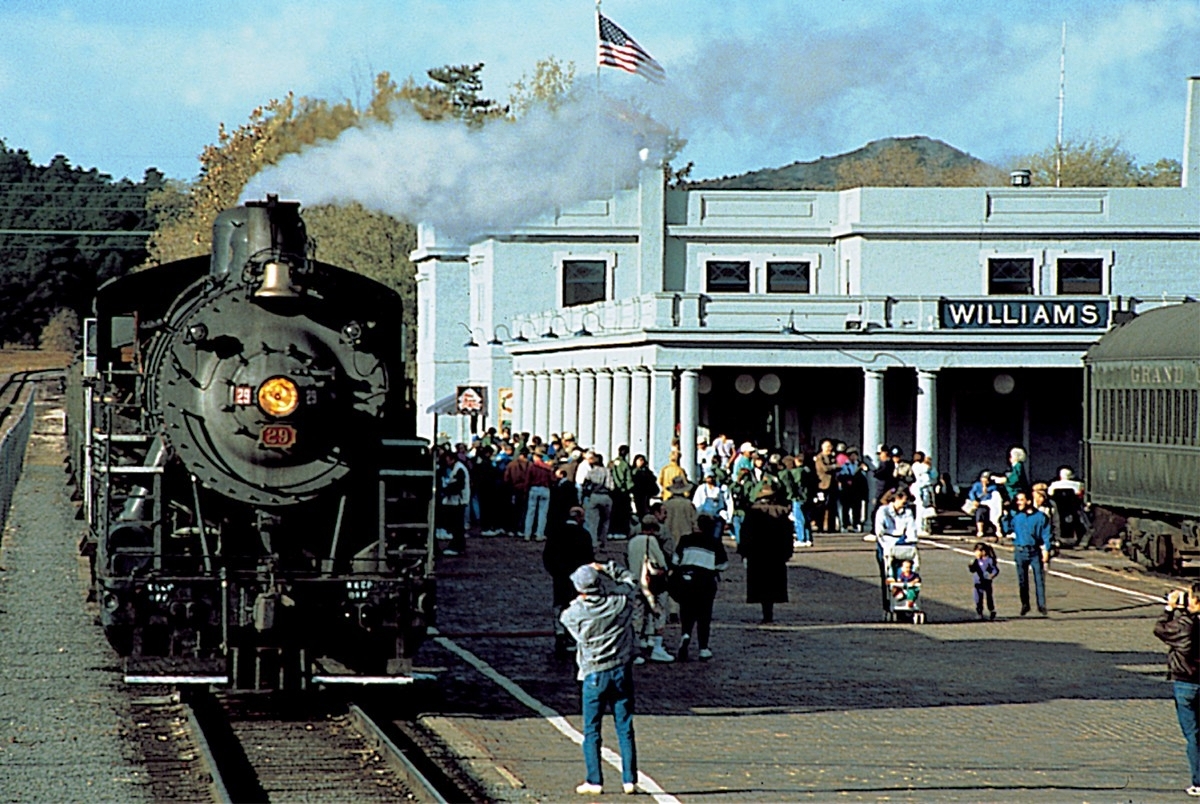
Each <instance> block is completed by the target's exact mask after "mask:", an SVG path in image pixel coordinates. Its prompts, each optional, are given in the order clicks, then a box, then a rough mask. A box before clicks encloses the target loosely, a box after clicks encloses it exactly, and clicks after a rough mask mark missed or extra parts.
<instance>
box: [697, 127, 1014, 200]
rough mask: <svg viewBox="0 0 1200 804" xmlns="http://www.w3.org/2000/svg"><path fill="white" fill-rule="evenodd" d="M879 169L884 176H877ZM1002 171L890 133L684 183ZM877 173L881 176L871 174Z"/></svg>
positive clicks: (846, 181)
mask: <svg viewBox="0 0 1200 804" xmlns="http://www.w3.org/2000/svg"><path fill="white" fill-rule="evenodd" d="M889 167H891V168H892V169H891V170H889ZM881 173H882V174H884V177H882V178H879V176H880V174H881ZM998 175H999V171H998V170H997V169H996V168H994V167H992V166H991V165H989V164H988V163H986V162H984V161H983V160H981V159H976V158H975V157H973V156H971V155H970V154H968V153H964V152H963V151H960V150H958V149H957V148H954V147H953V146H950V145H947V144H946V143H944V142H942V141H940V140H935V139H931V138H929V137H888V138H886V139H882V140H875V141H873V142H869V143H867V144H866V145H864V146H863V147H861V148H859V149H858V150H856V151H850V152H849V153H844V154H840V155H838V156H822V157H821V158H820V159H817V160H815V161H812V162H793V163H792V164H790V165H785V166H784V167H778V168H763V169H762V170H753V171H750V172H749V173H742V174H741V175H738V176H722V177H721V178H719V179H703V180H701V181H692V182H687V183H686V184H685V185H684V186H686V187H688V188H698V189H704V188H709V189H722V190H836V189H841V188H844V187H847V186H861V185H876V184H878V185H884V186H893V187H896V186H899V187H905V186H908V187H931V186H962V185H968V184H985V183H988V182H987V181H986V180H985V177H986V179H989V180H991V181H992V182H994V181H995V180H996V177H997V176H998ZM875 178H878V180H873V179H875ZM1000 178H1001V180H1002V179H1003V177H1000Z"/></svg>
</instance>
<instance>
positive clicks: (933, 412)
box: [915, 369, 937, 467]
mask: <svg viewBox="0 0 1200 804" xmlns="http://www.w3.org/2000/svg"><path fill="white" fill-rule="evenodd" d="M916 407H917V428H916V445H915V448H916V449H919V450H921V451H922V452H924V453H925V454H926V455H928V456H929V458H930V460H931V461H932V462H933V465H934V466H935V467H936V466H937V370H936V369H935V370H927V369H917V405H916Z"/></svg>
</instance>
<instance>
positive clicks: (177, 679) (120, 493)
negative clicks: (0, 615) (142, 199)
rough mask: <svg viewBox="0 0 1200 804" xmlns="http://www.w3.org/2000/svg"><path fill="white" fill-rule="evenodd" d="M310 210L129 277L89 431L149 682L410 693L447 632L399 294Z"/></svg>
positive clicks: (111, 548) (99, 334) (84, 422)
mask: <svg viewBox="0 0 1200 804" xmlns="http://www.w3.org/2000/svg"><path fill="white" fill-rule="evenodd" d="M313 251H314V250H313V248H312V247H311V244H310V241H309V240H308V237H307V235H306V231H305V227H304V223H303V221H302V219H301V217H300V209H299V204H296V203H291V202H281V201H279V200H278V199H277V198H275V197H271V196H269V197H268V198H267V200H266V201H265V202H251V203H247V204H246V205H244V206H241V207H237V208H234V209H230V210H226V211H225V212H223V213H221V214H220V215H219V216H218V218H217V220H216V222H215V225H214V229H213V247H212V253H211V255H209V256H202V257H197V258H193V259H186V260H180V261H177V262H172V263H169V264H165V265H161V266H158V267H155V268H153V269H150V270H146V271H143V272H140V273H135V274H131V275H129V276H126V277H123V278H120V279H117V280H114V281H112V282H110V283H108V284H106V285H104V286H103V287H102V288H101V289H100V290H99V292H98V294H97V298H96V302H95V312H96V317H95V318H94V319H91V320H89V321H88V326H87V328H86V330H85V341H86V345H85V359H84V361H83V367H82V372H81V373H82V383H81V384H82V390H81V394H80V397H79V402H78V403H77V404H76V405H75V408H76V410H75V415H74V416H73V417H72V418H73V419H75V421H72V422H71V425H70V429H72V430H73V435H72V439H71V441H72V445H73V446H72V451H73V457H74V459H75V460H74V461H73V463H74V464H75V465H76V466H78V467H79V474H80V476H81V477H80V481H81V482H80V488H81V489H82V491H83V493H82V497H83V510H84V513H85V518H86V519H87V521H88V525H89V527H88V533H87V536H86V537H85V538H84V541H83V544H82V545H81V547H82V550H83V552H84V553H85V554H86V555H88V556H89V557H90V559H91V564H92V571H93V573H92V574H93V581H94V590H93V591H94V596H95V599H96V602H97V603H98V606H99V610H100V621H101V624H102V625H103V628H104V632H105V635H106V637H107V638H108V640H109V642H110V643H111V644H112V645H113V647H114V648H115V649H116V650H117V652H118V653H119V654H120V655H121V656H123V657H124V658H125V676H126V680H127V681H129V682H131V683H138V682H141V683H170V684H188V683H195V684H207V685H214V686H220V687H225V688H228V689H234V690H297V689H301V690H302V689H307V688H310V687H312V686H314V685H323V684H336V683H370V682H375V683H401V682H405V681H407V680H410V679H411V675H410V673H411V667H412V658H413V655H414V654H415V652H416V650H417V648H418V647H419V646H420V645H421V643H422V641H423V640H424V638H425V635H426V632H427V629H428V627H429V626H430V625H431V624H432V623H433V619H434V602H435V600H434V575H433V556H434V551H433V528H432V522H433V499H434V498H433V487H434V474H433V473H434V466H433V459H432V453H431V451H430V447H429V444H428V442H426V441H425V440H423V439H418V438H416V437H415V435H414V433H415V430H414V426H415V416H414V413H413V405H412V389H411V387H410V386H409V384H407V383H406V382H405V378H404V360H403V347H402V344H403V336H404V333H403V329H402V328H403V325H402V323H401V314H400V308H401V303H400V299H399V297H398V295H397V294H396V293H395V292H394V291H392V290H391V289H389V288H387V287H386V286H383V285H381V284H379V283H377V282H375V281H373V280H371V279H368V278H366V277H364V276H361V275H358V274H355V273H353V272H351V271H348V270H345V269H342V268H338V267H335V266H333V265H328V264H325V263H322V262H318V261H316V260H315V258H314V256H315V255H314V253H313Z"/></svg>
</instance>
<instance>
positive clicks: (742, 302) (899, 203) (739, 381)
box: [413, 78, 1200, 484]
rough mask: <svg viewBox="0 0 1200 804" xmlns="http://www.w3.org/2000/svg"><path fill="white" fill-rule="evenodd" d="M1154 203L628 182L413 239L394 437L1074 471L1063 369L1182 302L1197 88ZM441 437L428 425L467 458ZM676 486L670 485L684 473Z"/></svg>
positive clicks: (964, 471) (1020, 190)
mask: <svg viewBox="0 0 1200 804" xmlns="http://www.w3.org/2000/svg"><path fill="white" fill-rule="evenodd" d="M1187 90H1188V104H1187V120H1186V125H1185V136H1184V152H1183V160H1182V161H1183V182H1182V186H1181V187H1169V188H1094V189H1092V188H1069V189H1067V188H1062V189H1054V188H1032V187H1020V186H1010V187H964V188H870V187H865V188H859V189H853V190H843V191H837V192H833V191H829V192H826V191H815V192H808V191H803V192H801V191H736V190H703V189H690V190H673V189H666V188H665V187H664V185H663V182H662V177H661V174H660V173H659V172H657V171H647V172H645V173H644V175H643V179H642V182H641V184H640V186H638V187H636V188H633V189H630V190H627V191H622V192H618V193H616V194H615V195H614V196H613V197H611V198H605V199H598V200H595V201H592V202H589V203H585V204H580V205H578V206H576V207H574V208H570V209H561V210H558V211H556V212H555V214H553V215H548V216H545V217H544V218H542V219H539V220H536V221H532V222H530V223H529V224H528V225H527V226H524V227H522V228H520V229H516V230H514V231H511V232H505V233H497V234H493V235H491V236H489V237H487V238H486V239H483V240H481V241H479V242H475V243H471V244H467V245H463V244H448V243H444V242H441V241H439V240H438V239H437V237H436V235H435V233H434V232H433V231H432V230H430V229H429V228H425V227H423V228H422V229H421V231H420V235H419V242H418V248H417V250H416V251H415V252H414V254H413V259H414V261H415V262H416V263H417V271H418V274H417V282H418V285H417V288H418V322H419V326H418V329H419V333H418V345H417V358H418V388H417V404H418V410H419V411H420V414H419V420H418V430H419V431H420V432H422V434H424V435H427V436H430V437H432V436H434V435H435V433H434V413H433V411H435V410H438V409H439V401H440V404H441V405H442V406H443V407H444V406H445V405H446V400H447V399H448V398H453V397H454V395H455V392H456V389H457V388H458V387H459V386H466V385H470V386H478V387H482V388H485V389H486V414H485V417H484V418H483V419H482V420H480V421H479V427H481V428H482V427H486V426H490V425H497V426H498V425H501V424H504V425H511V427H512V429H513V430H514V431H525V432H530V433H536V434H539V435H541V436H543V437H546V436H548V435H549V434H551V433H560V432H562V431H571V432H574V433H576V435H577V438H578V440H579V442H580V443H581V444H584V445H593V446H594V447H595V448H596V449H597V450H598V451H600V452H601V453H602V454H604V455H605V456H608V455H610V454H611V453H613V452H614V451H615V449H616V447H617V446H618V445H620V444H628V445H629V446H630V448H631V451H632V453H633V454H638V453H642V454H645V455H646V456H647V457H648V458H649V461H650V464H651V466H652V467H655V468H657V467H659V466H661V465H662V464H664V463H665V462H666V460H667V456H668V453H669V451H670V449H671V446H672V440H673V439H675V438H678V443H679V445H680V449H681V451H682V453H683V465H684V466H685V467H691V466H694V465H695V444H696V439H697V436H698V435H710V436H715V435H718V434H722V433H723V434H726V435H728V436H730V437H731V438H733V439H735V440H736V441H738V442H741V441H743V440H751V441H754V442H755V443H756V444H759V445H763V446H773V445H774V446H779V447H781V448H784V449H786V450H789V451H794V450H796V449H798V448H804V447H812V446H815V445H817V444H818V443H819V442H820V440H821V439H822V438H826V437H829V438H832V439H834V440H841V441H845V442H846V443H847V444H850V445H854V446H861V447H863V448H864V451H865V454H873V453H874V449H875V447H876V446H877V445H879V444H885V443H886V444H896V445H899V446H900V447H901V448H902V449H904V450H905V451H906V453H907V452H911V451H912V450H914V449H919V450H923V451H925V452H927V453H931V454H932V455H933V457H934V462H935V465H936V466H937V467H938V470H939V471H940V472H943V473H949V475H950V477H951V479H952V481H953V482H955V483H959V484H963V483H969V482H970V481H971V480H973V479H974V477H976V476H977V475H978V473H979V471H980V470H981V469H985V468H988V469H993V470H1001V469H1003V468H1004V466H1005V465H1006V456H1007V451H1008V448H1009V447H1010V446H1012V445H1018V444H1019V445H1023V446H1025V447H1026V448H1027V449H1028V451H1029V456H1030V470H1031V475H1032V476H1033V477H1035V478H1045V477H1048V476H1050V475H1052V474H1053V473H1054V472H1055V470H1056V469H1057V467H1058V466H1059V465H1060V464H1068V465H1071V466H1076V467H1077V466H1078V456H1079V442H1080V438H1081V431H1082V420H1083V416H1082V402H1083V369H1082V362H1081V358H1082V356H1083V354H1084V352H1085V351H1086V350H1087V349H1088V347H1089V346H1091V345H1092V344H1093V343H1094V342H1095V341H1096V339H1097V338H1099V337H1100V336H1101V335H1102V334H1103V333H1104V332H1105V331H1106V330H1107V329H1108V328H1109V327H1110V326H1112V325H1113V324H1114V323H1115V322H1119V321H1120V320H1121V319H1122V317H1124V316H1128V315H1130V314H1133V313H1136V312H1141V311H1145V310H1146V309H1149V308H1151V307H1154V306H1158V305H1162V304H1174V303H1181V302H1193V297H1196V296H1200V78H1191V79H1189V80H1188V83H1187ZM464 421H466V420H465V419H463V418H462V417H458V419H457V422H456V423H454V424H452V425H451V426H449V427H447V426H446V419H445V418H443V419H441V420H440V422H439V424H438V429H439V430H443V431H447V432H449V433H450V434H451V436H452V437H453V436H457V437H458V440H465V438H464V436H465V435H466V433H465V432H464V424H463V423H464ZM689 471H690V470H689Z"/></svg>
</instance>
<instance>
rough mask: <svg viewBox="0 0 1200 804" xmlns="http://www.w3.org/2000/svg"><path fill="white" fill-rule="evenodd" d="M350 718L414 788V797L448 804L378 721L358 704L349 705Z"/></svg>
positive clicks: (389, 765) (393, 768)
mask: <svg viewBox="0 0 1200 804" xmlns="http://www.w3.org/2000/svg"><path fill="white" fill-rule="evenodd" d="M349 715H350V720H351V722H352V723H353V724H354V727H355V728H356V729H358V731H359V732H360V733H361V734H362V735H363V737H365V738H366V739H367V742H368V743H370V744H371V747H372V748H374V749H375V750H376V751H377V752H378V753H379V755H380V756H381V757H383V759H384V761H385V762H387V764H388V767H390V768H391V769H392V770H393V771H395V772H396V773H397V774H399V775H400V776H401V777H402V778H403V779H404V781H405V782H406V783H407V784H408V786H409V787H410V788H412V790H413V792H414V798H415V800H417V801H422V802H434V804H447V802H448V801H449V800H448V799H447V798H446V797H445V796H443V795H442V794H441V792H440V791H439V790H438V789H437V787H436V786H435V785H434V784H433V783H432V782H430V781H429V778H428V777H427V776H426V775H425V774H424V773H422V772H421V771H420V769H419V768H417V766H416V765H414V764H413V762H412V760H410V759H409V758H408V755H407V754H406V753H405V752H404V751H403V750H402V749H401V748H400V747H399V746H397V745H396V743H395V742H394V741H393V740H392V739H391V738H390V737H388V735H387V734H385V733H384V731H383V729H382V728H380V726H379V724H378V723H376V722H375V721H374V720H373V719H372V718H371V717H370V716H369V715H368V714H367V713H366V712H364V711H363V710H362V708H361V707H359V706H358V705H357V704H350V706H349Z"/></svg>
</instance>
